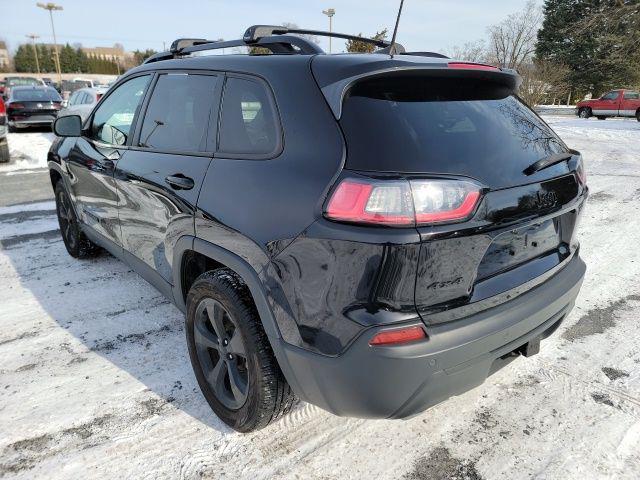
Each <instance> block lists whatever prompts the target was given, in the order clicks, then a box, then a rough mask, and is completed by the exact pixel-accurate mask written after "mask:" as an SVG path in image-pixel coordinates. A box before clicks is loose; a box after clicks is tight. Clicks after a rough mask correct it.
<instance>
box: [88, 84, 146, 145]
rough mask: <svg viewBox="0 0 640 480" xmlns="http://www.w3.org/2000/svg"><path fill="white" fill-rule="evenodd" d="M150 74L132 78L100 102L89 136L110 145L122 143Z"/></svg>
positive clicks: (128, 131)
mask: <svg viewBox="0 0 640 480" xmlns="http://www.w3.org/2000/svg"><path fill="white" fill-rule="evenodd" d="M149 79H150V76H149V75H144V76H141V77H136V78H132V79H131V80H129V81H127V82H125V83H123V84H122V85H120V86H119V87H118V88H117V89H116V90H115V91H114V92H113V93H112V94H111V95H109V97H107V98H106V99H105V101H104V102H102V105H100V108H98V109H97V110H96V112H95V114H94V116H93V120H92V122H91V132H90V136H91V138H94V139H96V140H100V141H102V142H105V143H109V144H111V145H124V144H125V143H126V141H127V138H129V134H130V130H131V124H132V123H133V118H134V116H135V114H136V111H137V109H138V107H139V106H140V102H142V98H143V97H144V92H145V89H146V88H147V84H148V83H149Z"/></svg>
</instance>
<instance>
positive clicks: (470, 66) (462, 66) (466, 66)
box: [447, 62, 500, 72]
mask: <svg viewBox="0 0 640 480" xmlns="http://www.w3.org/2000/svg"><path fill="white" fill-rule="evenodd" d="M447 66H448V67H449V68H456V69H458V70H489V71H492V72H495V71H496V70H498V71H499V70H500V69H499V68H498V67H493V66H491V65H484V64H482V63H465V62H451V63H448V64H447Z"/></svg>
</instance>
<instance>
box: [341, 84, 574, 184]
mask: <svg viewBox="0 0 640 480" xmlns="http://www.w3.org/2000/svg"><path fill="white" fill-rule="evenodd" d="M342 111H343V114H342V119H341V121H340V123H341V125H342V127H343V130H344V132H345V136H346V140H347V148H348V156H347V167H348V168H351V169H355V170H366V171H388V172H406V173H409V172H411V173H417V172H420V173H446V174H455V175H465V176H470V177H473V178H477V179H478V180H480V181H482V182H483V183H485V184H486V185H488V186H493V187H501V186H508V185H514V184H517V183H520V184H521V183H526V179H525V178H523V170H524V169H525V168H526V167H528V166H529V165H531V164H532V163H534V162H536V161H537V160H540V159H542V158H544V157H547V156H549V155H551V154H553V153H559V152H565V151H567V147H566V146H565V145H564V144H563V143H562V141H561V140H560V139H559V138H558V137H557V135H556V134H555V133H554V132H553V131H552V130H551V129H550V128H549V127H548V126H547V125H546V124H545V123H544V122H543V121H542V120H541V119H540V118H539V117H538V116H537V115H536V114H535V113H534V112H532V111H531V110H530V109H529V108H528V107H527V106H526V105H524V104H523V103H522V102H521V101H520V100H519V99H518V98H516V97H515V96H513V95H508V92H506V91H505V90H504V89H503V88H501V87H499V86H498V85H495V84H492V83H489V82H486V81H479V80H473V79H444V78H427V77H419V76H412V77H407V76H404V77H383V78H377V79H370V80H366V81H363V82H360V83H358V84H356V85H355V86H354V87H353V88H352V89H351V91H350V92H349V94H348V96H347V97H346V99H345V100H344V104H343V110H342Z"/></svg>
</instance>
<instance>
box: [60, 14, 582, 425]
mask: <svg viewBox="0 0 640 480" xmlns="http://www.w3.org/2000/svg"><path fill="white" fill-rule="evenodd" d="M291 33H304V31H302V30H291V29H285V28H283V27H264V26H261V27H252V28H250V29H249V30H248V31H247V33H246V34H245V36H244V38H243V40H237V41H235V40H234V41H226V42H215V43H212V42H208V41H206V40H185V39H183V40H179V41H176V42H174V44H173V45H172V49H171V51H170V52H164V53H161V54H157V55H155V56H153V57H151V58H150V59H149V60H147V62H146V63H145V64H143V65H142V66H140V67H137V68H135V69H133V70H130V71H129V72H127V74H125V75H124V76H123V77H122V78H120V79H119V81H118V82H117V83H116V84H115V85H114V86H113V87H112V88H111V89H110V90H109V91H108V92H107V93H106V94H105V95H104V97H102V99H101V100H100V102H99V103H98V104H97V106H96V107H95V109H94V110H93V112H92V114H91V115H90V116H89V118H88V119H87V121H86V122H84V124H81V122H80V119H79V117H77V116H68V117H61V118H59V119H58V120H57V121H56V123H55V132H56V134H57V135H58V136H60V137H61V138H58V139H57V140H56V141H55V142H54V144H53V146H52V147H51V151H50V153H49V168H50V173H51V181H52V184H53V187H54V189H55V195H56V201H57V208H58V217H59V221H60V229H61V231H62V237H63V239H64V242H65V245H66V247H67V250H68V251H69V253H70V254H71V255H72V256H74V257H85V256H88V255H91V254H93V253H94V252H96V250H97V249H98V246H100V247H103V248H105V249H107V250H108V251H109V252H111V253H112V254H113V255H115V256H117V257H118V258H121V259H122V260H124V261H125V262H127V263H128V264H129V265H131V266H132V267H133V268H134V269H135V270H136V271H137V272H139V273H140V274H141V275H142V276H143V277H144V278H145V279H147V280H148V281H149V282H150V283H151V284H153V285H154V286H155V287H156V288H157V289H158V290H159V291H161V292H162V293H164V295H166V296H167V298H169V299H170V300H171V301H173V302H174V303H175V305H176V306H177V307H178V308H179V309H180V310H182V311H183V312H185V314H186V336H187V342H188V346H189V353H190V356H191V362H192V364H193V368H194V370H195V374H196V377H197V380H198V382H199V384H200V387H201V389H202V392H203V393H204V396H205V398H206V400H207V401H208V402H209V404H210V405H211V407H212V408H213V410H214V411H215V412H216V414H217V415H218V416H219V417H220V418H221V419H222V420H223V421H224V422H226V423H227V424H228V425H230V426H231V427H232V428H234V429H237V430H239V431H249V430H253V429H257V428H261V427H264V426H265V425H267V424H268V423H269V422H271V421H272V420H274V419H276V418H278V417H279V416H280V415H282V414H283V413H285V412H287V411H288V409H289V408H290V406H291V405H292V402H293V401H294V398H295V397H296V396H297V397H299V398H301V399H303V400H305V401H308V402H310V403H313V404H315V405H318V406H320V407H321V408H324V409H326V410H329V411H331V412H333V413H335V414H337V415H344V416H355V417H364V418H404V417H407V416H410V415H414V414H416V413H418V412H420V411H422V410H424V409H425V408H427V407H429V406H432V405H435V404H437V403H439V402H442V401H443V400H445V399H446V398H448V397H450V396H452V395H457V394H460V393H462V392H464V391H466V390H468V389H470V388H473V387H475V386H477V385H479V384H481V383H482V382H483V381H484V380H485V379H486V378H487V376H488V375H490V374H492V373H493V372H495V371H496V370H498V369H499V368H501V367H502V366H504V365H506V364H507V363H509V362H510V361H511V360H513V359H514V358H516V357H517V356H519V355H525V356H529V355H532V354H534V353H536V352H537V351H538V348H539V345H540V341H541V340H542V339H544V338H545V337H547V336H548V335H550V334H551V333H552V332H554V331H555V330H556V329H557V328H558V326H559V325H560V323H561V322H562V321H563V319H564V318H566V316H567V314H568V313H569V311H570V310H571V308H572V306H573V304H574V301H575V298H576V296H577V295H578V291H579V289H580V285H581V283H582V278H583V275H584V272H585V264H584V263H583V261H582V260H581V259H580V257H579V245H578V242H577V240H576V229H577V224H578V219H579V217H580V214H581V211H582V208H583V205H584V202H585V199H586V197H587V186H586V181H585V175H584V168H583V165H582V160H581V157H580V154H579V153H578V152H576V151H573V150H570V149H569V148H568V147H567V146H566V145H565V144H564V143H563V142H562V140H560V138H559V137H558V136H557V135H556V134H555V133H554V132H553V131H552V130H551V128H550V127H549V126H548V125H547V124H546V123H545V122H544V121H543V120H541V119H540V117H538V116H537V115H536V114H535V113H534V112H533V111H531V110H530V109H529V108H528V107H527V106H526V105H524V104H523V103H522V102H521V101H520V100H519V99H518V97H517V96H516V91H517V88H518V84H519V77H518V76H517V75H516V74H515V73H514V72H512V71H508V70H501V69H498V68H494V67H490V66H487V65H480V64H473V63H463V62H455V61H452V60H449V59H447V58H446V57H443V56H442V55H438V54H430V53H416V54H410V53H404V52H403V49H402V48H401V46H399V45H394V46H392V47H391V46H390V45H389V44H388V43H386V42H382V41H372V42H373V43H375V44H376V45H377V46H378V47H381V49H380V50H378V51H377V52H376V53H373V54H344V55H325V54H324V53H323V52H322V50H321V49H320V48H319V47H318V46H317V45H316V44H314V43H312V42H309V41H307V40H305V39H304V38H301V37H298V36H295V35H291ZM316 33H317V32H316ZM238 46H249V47H262V48H263V49H267V50H270V51H271V53H272V54H270V55H260V54H254V55H237V54H233V55H210V56H191V57H189V56H188V55H189V54H191V53H195V52H198V51H204V50H214V49H221V48H227V49H229V48H233V47H238ZM391 48H393V49H394V50H395V53H396V54H395V55H390V54H389V52H390V50H391ZM252 51H253V52H256V53H257V52H260V51H263V50H262V49H252Z"/></svg>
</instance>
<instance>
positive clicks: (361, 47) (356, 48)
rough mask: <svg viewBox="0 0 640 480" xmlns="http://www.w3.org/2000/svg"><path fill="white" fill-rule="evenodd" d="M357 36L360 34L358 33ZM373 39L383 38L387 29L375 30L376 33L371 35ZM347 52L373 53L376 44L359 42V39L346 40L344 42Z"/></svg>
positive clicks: (385, 36)
mask: <svg viewBox="0 0 640 480" xmlns="http://www.w3.org/2000/svg"><path fill="white" fill-rule="evenodd" d="M358 36H360V37H361V36H362V34H359V35H358ZM371 38H372V39H373V40H384V39H385V38H387V29H386V28H385V29H384V30H382V31H380V32H376V34H375V35H374V36H373V37H371ZM346 48H347V52H352V53H373V51H374V50H375V49H376V46H375V45H373V44H371V43H366V42H361V41H360V40H347V43H346Z"/></svg>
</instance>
